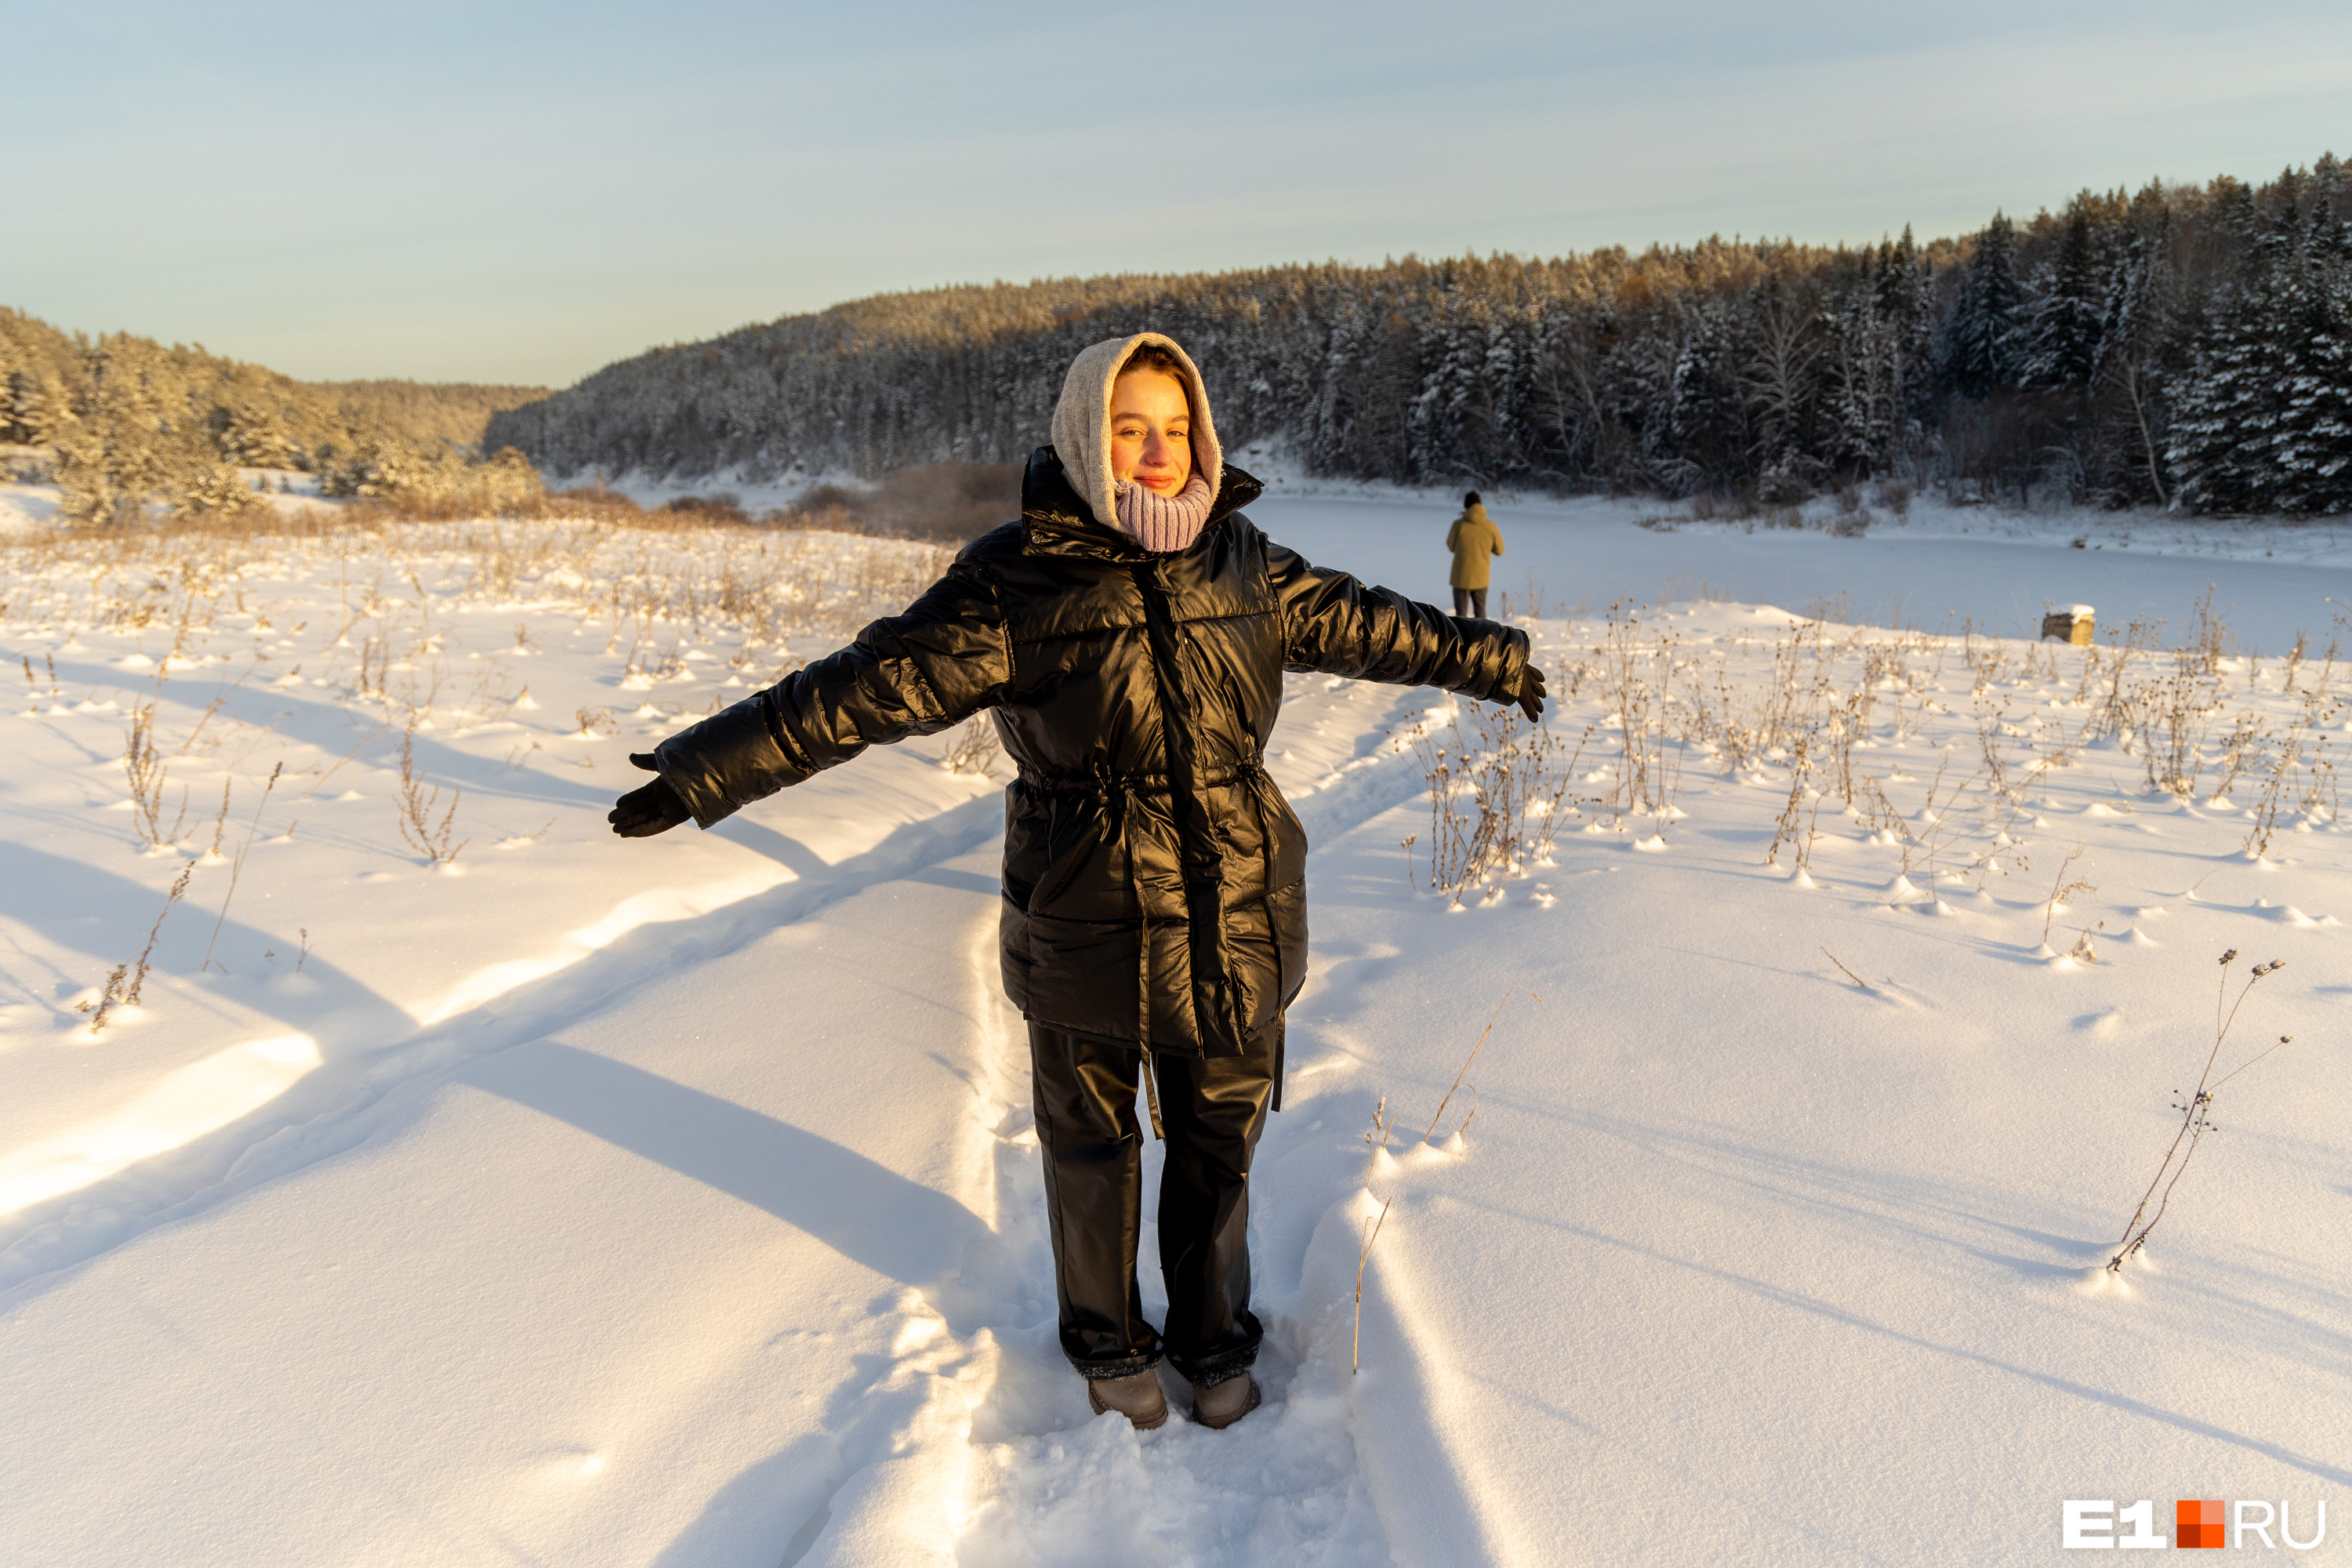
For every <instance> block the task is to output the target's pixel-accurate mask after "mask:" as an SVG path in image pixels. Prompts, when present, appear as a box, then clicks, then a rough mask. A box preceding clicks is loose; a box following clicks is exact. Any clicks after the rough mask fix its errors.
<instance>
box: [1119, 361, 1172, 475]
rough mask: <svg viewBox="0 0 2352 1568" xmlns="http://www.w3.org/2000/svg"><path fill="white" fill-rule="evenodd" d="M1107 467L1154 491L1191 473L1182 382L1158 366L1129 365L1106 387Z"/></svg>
mask: <svg viewBox="0 0 2352 1568" xmlns="http://www.w3.org/2000/svg"><path fill="white" fill-rule="evenodd" d="M1110 471H1111V474H1112V475H1113V477H1115V478H1118V479H1129V480H1132V481H1134V482H1135V483H1136V484H1139V485H1141V486H1142V487H1143V488H1144V489H1148V490H1150V491H1151V492H1152V493H1153V494H1155V495H1163V496H1172V495H1174V494H1175V493H1176V492H1177V491H1179V490H1181V489H1183V488H1184V481H1185V480H1186V479H1191V478H1192V405H1191V404H1190V403H1188V402H1187V401H1186V400H1185V397H1184V384H1183V383H1182V382H1181V381H1178V380H1177V379H1176V378H1175V377H1174V376H1172V375H1170V374H1168V373H1167V372H1166V371H1161V370H1131V371H1129V372H1128V373H1127V374H1124V375H1121V376H1120V377H1119V378H1118V381H1117V382H1116V383H1114V384H1112V386H1111V390H1110Z"/></svg>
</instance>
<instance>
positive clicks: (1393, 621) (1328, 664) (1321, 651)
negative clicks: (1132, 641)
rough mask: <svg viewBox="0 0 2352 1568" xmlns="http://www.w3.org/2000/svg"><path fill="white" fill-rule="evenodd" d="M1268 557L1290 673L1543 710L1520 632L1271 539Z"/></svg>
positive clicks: (1537, 676)
mask: <svg viewBox="0 0 2352 1568" xmlns="http://www.w3.org/2000/svg"><path fill="white" fill-rule="evenodd" d="M1265 555H1266V570H1267V573H1268V574H1269V575H1270V577H1271V578H1272V580H1273V583H1274V591H1275V595H1276V597H1277V598H1278V599H1280V601H1281V603H1282V625H1283V663H1284V664H1285V666H1286V667H1287V668H1291V669H1315V670H1321V671H1323V672H1324V673H1326V674H1328V675H1347V676H1353V677H1355V678H1356V679H1360V680H1381V681H1387V682H1389V683H1390V684H1391V685H1396V686H1435V687H1440V688H1442V689H1444V690H1447V691H1458V692H1460V693H1461V694H1462V695H1463V696H1465V697H1475V698H1478V699H1480V700H1485V701H1489V702H1517V703H1518V704H1519V705H1520V706H1521V707H1523V708H1527V709H1528V712H1529V716H1530V717H1532V716H1534V714H1536V713H1538V712H1540V711H1541V710H1542V704H1543V695H1544V693H1543V672H1542V671H1540V670H1538V669H1537V668H1535V667H1534V666H1533V665H1530V664H1529V663H1528V634H1527V633H1525V632H1523V631H1521V630H1519V628H1518V627H1517V626H1501V625H1497V624H1496V623H1495V622H1492V621H1458V620H1456V619H1454V617H1453V616H1449V615H1447V614H1445V613H1444V611H1442V610H1440V609H1438V608H1437V607H1436V606H1434V605H1424V604H1421V603H1419V602H1417V601H1415V600H1412V599H1409V598H1407V597H1405V595H1402V594H1400V593H1398V592H1397V591H1396V590H1395V589H1393V588H1376V587H1373V586H1371V585H1370V584H1366V583H1362V582H1359V581H1358V580H1357V579H1355V578H1353V577H1350V576H1349V575H1348V574H1346V573H1345V572H1332V571H1328V570H1326V569H1324V568H1322V567H1319V566H1313V565H1309V564H1308V563H1307V561H1306V559H1305V558H1304V557H1302V556H1301V555H1300V554H1299V553H1298V552H1297V551H1295V550H1290V549H1286V548H1285V547H1284V546H1282V545H1279V544H1276V543H1275V542H1274V541H1272V540H1270V539H1269V540H1267V541H1266V542H1265Z"/></svg>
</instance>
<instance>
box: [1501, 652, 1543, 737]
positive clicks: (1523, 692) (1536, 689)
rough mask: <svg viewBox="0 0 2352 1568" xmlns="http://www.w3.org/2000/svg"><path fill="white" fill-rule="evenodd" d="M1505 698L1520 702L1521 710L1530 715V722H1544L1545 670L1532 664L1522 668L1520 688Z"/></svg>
mask: <svg viewBox="0 0 2352 1568" xmlns="http://www.w3.org/2000/svg"><path fill="white" fill-rule="evenodd" d="M1504 700H1506V701H1516V702H1517V703H1518V705H1519V710H1520V711H1521V712H1523V713H1525V714H1526V715H1527V716H1528V723H1530V724H1540V723H1542V722H1543V708H1544V682H1543V671H1542V670H1540V669H1538V668H1536V667H1535V666H1534V665H1532V664H1531V665H1529V666H1528V667H1527V668H1525V669H1524V670H1521V671H1520V672H1519V689H1517V691H1514V692H1512V693H1511V695H1510V696H1509V697H1507V698H1506V699H1504Z"/></svg>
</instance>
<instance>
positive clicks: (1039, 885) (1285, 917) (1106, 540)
mask: <svg viewBox="0 0 2352 1568" xmlns="http://www.w3.org/2000/svg"><path fill="white" fill-rule="evenodd" d="M1259 489H1260V487H1259V485H1258V483H1257V481H1256V480H1255V479H1251V478H1250V477H1249V476H1248V475H1247V474H1244V473H1243V472H1241V471H1240V470H1239V469H1237V468H1227V467H1225V466H1224V464H1223V455H1222V452H1221V451H1220V448H1219V447H1218V445H1217V437H1216V429H1215V426H1213V424H1212V423H1211V420H1210V416H1209V400H1208V395H1207V393H1206V391H1205V390H1204V388H1203V387H1202V382H1201V377H1200V374H1199V372H1198V371H1196V370H1195V369H1194V368H1193V365H1192V361H1191V360H1190V359H1188V358H1187V357H1185V354H1184V352H1183V351H1182V350H1181V349H1180V348H1178V347H1177V346H1176V344H1175V343H1174V342H1172V341H1171V340H1170V339H1168V338H1165V337H1162V336H1160V334H1158V333H1156V332H1140V333H1138V334H1136V335H1135V336H1133V337H1128V338H1115V339H1112V340H1110V341H1108V342H1100V343H1097V344H1096V345H1094V346H1093V347H1092V348H1089V349H1087V351H1086V352H1085V353H1081V354H1080V355H1078V357H1077V360H1076V363H1073V364H1072V365H1071V367H1070V372H1069V376H1068V378H1067V380H1066V383H1065V384H1064V386H1063V389H1062V398H1061V404H1060V405H1059V407H1058V408H1057V409H1056V411H1055V416H1054V445H1053V446H1051V447H1039V448H1038V449H1037V451H1036V453H1035V454H1034V456H1032V457H1031V458H1030V459H1029V468H1028V472H1027V474H1026V476H1025V478H1024V480H1023V484H1022V497H1021V520H1020V521H1017V522H1010V523H1007V524H1005V525H1004V526H1003V527H1002V528H999V529H997V530H995V531H992V532H990V533H987V534H984V535H982V537H981V538H979V539H977V540H975V541H973V542H972V543H971V545H969V546H967V547H966V548H965V549H964V551H963V552H961V554H960V555H958V556H957V557H956V560H955V563H954V564H953V565H952V566H950V568H949V569H948V573H947V575H946V576H944V577H942V578H941V579H940V581H939V583H938V584H936V585H934V586H933V587H932V588H931V589H930V590H929V592H928V593H926V594H925V595H923V596H922V597H921V598H919V599H918V600H916V601H915V603H914V604H913V605H909V606H908V609H907V611H906V613H905V614H904V615H900V616H892V617H890V618H888V619H887V620H880V621H877V622H875V623H874V624H873V625H872V626H867V627H866V629H865V630H864V631H862V632H860V633H859V634H858V635H857V638H856V641H855V642H854V643H852V644H851V645H850V646H849V647H845V648H844V649H842V650H841V651H840V652H838V653H835V654H833V655H831V656H829V657H827V658H823V659H820V660H818V661H817V662H816V663H814V664H812V665H810V666H808V667H807V668H803V669H800V670H797V671H795V672H793V674H792V675H790V676H788V677H786V678H785V679H783V680H782V681H780V682H779V683H778V684H776V685H775V686H773V687H772V688H770V689H767V690H765V691H762V692H761V693H760V694H759V695H758V696H756V697H752V698H750V699H748V700H744V701H742V702H739V703H737V704H736V705H735V706H734V707H732V708H730V709H727V710H724V711H723V712H720V713H719V714H717V715H715V716H713V717H711V718H709V719H706V720H704V721H702V722H700V723H698V724H696V725H694V726H692V727H691V728H689V729H687V730H685V731H680V732H679V733H677V734H676V735H673V736H671V737H670V738H669V739H668V740H667V741H664V742H662V743H661V745H660V746H659V747H658V748H657V749H656V752H654V754H653V756H652V757H650V758H647V759H646V760H645V761H646V763H649V764H651V765H653V766H656V767H657V768H658V770H659V772H660V773H661V777H660V778H659V779H658V780H657V781H656V782H655V783H653V784H647V785H646V786H645V787H644V788H643V789H639V790H636V791H634V792H633V793H631V794H629V795H625V796H623V797H622V799H621V801H620V803H619V805H617V806H616V807H615V808H614V812H613V814H612V821H613V825H614V831H615V832H618V833H621V834H623V835H625V836H627V837H641V836H643V835H646V834H649V833H658V832H661V831H663V830H664V829H666V828H668V827H672V826H677V824H678V823H680V822H683V821H685V820H686V819H687V818H688V816H691V817H692V818H693V819H694V820H695V821H696V822H697V823H698V824H699V825H701V826H705V827H708V826H710V825H711V824H713V823H715V822H718V821H719V820H720V819H721V818H723V817H725V816H728V815H729V814H730V813H731V812H733V811H735V810H736V809H737V808H739V807H740V806H742V805H746V804H748V803H750V802H751V801H754V800H758V799H760V798H761V797H762V796H763V795H771V794H773V793H774V792H775V791H777V790H779V789H782V788H783V787H784V786H785V785H787V784H798V783H799V782H801V781H802V780H803V779H805V778H808V777H809V776H811V775H812V774H814V773H816V772H818V771H819V770H820V769H823V768H828V767H831V766H833V765H834V764H835V763H843V762H846V761H848V760H849V759H850V758H851V757H854V756H856V754H857V753H858V752H861V751H864V750H865V749H866V747H867V746H869V745H872V744H874V743H876V742H887V741H897V740H900V739H903V738H904V737H906V736H908V735H928V734H932V733H934V732H936V731H941V730H945V729H948V728H950V726H952V725H955V724H958V723H961V722H962V721H964V720H965V719H968V718H970V717H971V715H973V714H975V713H978V712H981V711H982V710H992V711H993V713H994V715H995V722H996V726H997V730H998V732H999V733H1000V734H1001V735H1002V737H1003V742H1004V750H1005V752H1006V753H1007V754H1008V755H1010V756H1011V757H1012V758H1013V762H1014V763H1017V764H1018V765H1019V768H1020V776H1019V777H1018V778H1017V779H1016V780H1015V781H1014V782H1013V784H1012V785H1011V787H1010V788H1009V789H1008V790H1007V791H1006V792H1005V833H1004V879H1003V888H1004V899H1003V911H1002V929H1003V965H1004V986H1005V990H1006V992H1007V993H1008V994H1010V995H1011V997H1012V998H1013V1002H1014V1003H1015V1004H1016V1005H1018V1006H1019V1007H1020V1008H1021V1011H1022V1015H1023V1016H1024V1017H1025V1018H1026V1019H1027V1020H1028V1021H1029V1038H1030V1047H1031V1053H1032V1058H1033V1062H1034V1069H1035V1085H1036V1112H1037V1135H1038V1141H1039V1143H1040V1145H1041V1147H1042V1149H1043V1152H1044V1156H1045V1193H1046V1202H1047V1205H1048V1208H1049V1210H1050V1217H1051V1226H1052V1237H1053V1247H1054V1268H1055V1284H1056V1286H1057V1288H1058V1295H1059V1301H1060V1311H1061V1340H1062V1348H1063V1350H1064V1352H1066V1354H1067V1355H1068V1356H1069V1358H1070V1362H1071V1364H1072V1365H1073V1366H1075V1367H1076V1369H1077V1370H1078V1371H1079V1372H1080V1373H1083V1374H1084V1375H1085V1376H1086V1378H1087V1390H1088V1395H1089V1398H1090V1400H1091V1402H1092V1404H1093V1405H1094V1408H1095V1409H1096V1410H1097V1412H1100V1411H1104V1410H1109V1409H1116V1410H1118V1411H1120V1412H1121V1413H1122V1414H1124V1415H1127V1416H1128V1417H1129V1419H1131V1420H1132V1421H1134V1423H1135V1424H1136V1425H1137V1426H1144V1427H1150V1426H1158V1425H1160V1422H1161V1421H1163V1420H1165V1419H1166V1417H1167V1405H1166V1402H1165V1400H1164V1399H1163V1398H1162V1396H1161V1394H1160V1384H1159V1380H1158V1378H1157V1376H1156V1374H1155V1373H1154V1372H1153V1368H1155V1367H1156V1366H1157V1365H1158V1364H1159V1363H1160V1359H1161V1356H1162V1353H1163V1349H1164V1352H1165V1354H1166V1355H1167V1357H1168V1358H1169V1359H1170V1360H1171V1361H1172V1362H1173V1363H1174V1364H1175V1367H1176V1369H1177V1370H1178V1371H1179V1372H1180V1373H1182V1374H1183V1375H1184V1377H1185V1378H1186V1379H1187V1380H1188V1381H1189V1382H1190V1383H1191V1384H1192V1387H1193V1390H1194V1400H1193V1408H1194V1416H1195V1418H1196V1419H1197V1420H1200V1421H1202V1423H1204V1424H1206V1425H1208V1426H1229V1425H1231V1424H1232V1423H1233V1422H1234V1421H1236V1420H1239V1419H1240V1418H1241V1417H1242V1416H1243V1415H1245V1414H1247V1413H1248V1412H1249V1411H1250V1410H1251V1409H1252V1408H1254V1407H1255V1405H1256V1404H1257V1398H1258V1394H1257V1387H1256V1384H1255V1380H1254V1379H1252V1378H1251V1377H1250V1376H1249V1375H1248V1373H1249V1367H1250V1365H1251V1363H1253V1362H1254V1361H1255V1358H1256V1355H1257V1347H1258V1340H1259V1336H1260V1329H1259V1326H1258V1321H1257V1319H1256V1317H1255V1315H1254V1314H1253V1313H1252V1312H1251V1311H1250V1310H1249V1254H1248V1249H1247V1237H1246V1231H1247V1222H1248V1192H1247V1185H1246V1177H1247V1174H1248V1171H1249V1163H1250V1156H1251V1153H1252V1152H1253V1151H1254V1150H1255V1147H1256V1145H1257V1140H1258V1134H1259V1132H1260V1131H1262V1130H1263V1128H1264V1126H1265V1113H1266V1110H1267V1108H1268V1103H1269V1100H1272V1102H1273V1104H1274V1106H1275V1107H1276V1108H1277V1109H1278V1108H1279V1105H1280V1089H1279V1087H1278V1083H1279V1079H1280V1075H1281V1070H1282V1012H1283V1009H1284V1008H1285V1007H1286V1006H1287V1005H1289V1003H1290V1001H1291V999H1292V998H1293V997H1295V996H1297V994H1298V988H1299V985H1300V984H1301V983H1302V982H1303V981H1304V980H1305V979H1306V976H1307V891H1306V880H1305V879H1306V867H1307V836H1306V833H1305V832H1304V830H1303V829H1301V827H1300V826H1299V825H1298V819H1297V817H1296V816H1293V815H1292V814H1291V811H1290V808H1289V806H1288V805H1286V804H1285V803H1284V801H1283V798H1282V795H1281V793H1280V792H1279V791H1278V790H1276V788H1275V786H1274V783H1273V781H1272V780H1271V779H1269V778H1268V777H1267V776H1266V773H1265V764H1264V756H1265V743H1266V741H1267V738H1268V737H1269V736H1270V735H1272V733H1273V732H1274V723H1275V718H1276V714H1277V713H1278V712H1279V710H1280V709H1281V706H1282V675H1283V671H1284V670H1286V669H1298V670H1319V671H1323V672H1326V673H1328V674H1333V675H1345V676H1353V677H1357V678H1359V679H1369V680H1381V681H1391V682H1394V683H1397V684H1400V685H1426V686H1437V687H1442V688H1444V689H1447V690H1449V691H1456V692H1460V693H1462V694H1464V695H1465V696H1468V697H1474V698H1482V699H1486V700H1496V701H1516V702H1517V703H1519V704H1520V705H1521V706H1523V707H1524V708H1526V709H1527V710H1528V714H1529V715H1530V716H1531V717H1533V716H1535V715H1537V714H1538V713H1539V712H1540V711H1541V708H1542V703H1543V676H1542V672H1541V671H1539V670H1538V669H1536V668H1533V667H1532V666H1530V665H1529V664H1528V643H1527V637H1526V634H1524V633H1522V632H1519V631H1517V630H1515V629H1512V628H1508V627H1505V626H1497V625H1495V624H1493V623H1491V622H1487V621H1476V620H1466V619H1465V620H1457V619H1455V618H1454V617H1452V616H1446V615H1444V614H1443V613H1441V612H1440V611H1438V610H1436V609H1433V608H1432V607H1431V606H1429V605H1422V604H1416V603H1414V602H1413V601H1412V600H1410V599H1407V598H1405V597H1404V596H1403V595H1401V594H1396V593H1393V592H1391V591H1390V590H1388V589H1385V588H1373V587H1368V586H1366V585H1365V584H1361V583H1359V582H1357V581H1356V580H1355V579H1354V578H1352V577H1349V576H1347V575H1346V574H1342V573H1338V572H1328V571H1323V570H1320V569H1318V568H1317V567H1314V566H1310V565H1308V564H1307V563H1306V562H1305V561H1303V560H1301V559H1300V558H1299V557H1298V555H1297V553H1295V552H1292V551H1288V550H1286V549H1284V548H1283V547H1282V546H1280V545H1278V544H1276V543H1275V542H1273V541H1271V540H1269V539H1267V538H1266V537H1265V535H1264V534H1262V533H1260V532H1259V531H1257V529H1256V528H1255V526H1253V525H1252V524H1251V522H1250V521H1249V519H1248V518H1247V517H1245V516H1244V515H1243V513H1242V510H1241V509H1242V508H1243V507H1244V506H1246V505H1248V504H1249V502H1250V501H1252V500H1255V499H1256V497H1257V495H1258V493H1259ZM1138 1079H1140V1080H1141V1083H1142V1087H1143V1089H1144V1092H1145V1094H1146V1097H1147V1099H1148V1100H1149V1102H1150V1109H1151V1117H1152V1123H1153V1129H1154V1131H1156V1132H1158V1131H1163V1130H1164V1136H1165V1137H1166V1140H1167V1142H1168V1158H1167V1163H1166V1168H1165V1171H1164V1173H1163V1175H1162V1179H1161V1183H1160V1266H1161V1268H1162V1271H1163V1272H1164V1274H1165V1276H1166V1282H1167V1287H1168V1303H1169V1305H1168V1321H1167V1323H1166V1325H1165V1329H1164V1339H1163V1337H1162V1334H1160V1333H1155V1332H1154V1331H1153V1330H1152V1329H1151V1327H1150V1324H1148V1323H1146V1322H1145V1321H1143V1316H1142V1311H1141V1307H1140V1302H1139V1294H1138V1290H1137V1286H1136V1279H1135V1251H1136V1237H1137V1233H1138V1228H1139V1227H1138V1215H1139V1202H1140V1197H1141V1188H1142V1137H1141V1132H1140V1131H1139V1128H1138V1126H1137V1122H1136V1116H1135V1100H1136V1093H1137V1086H1138Z"/></svg>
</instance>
